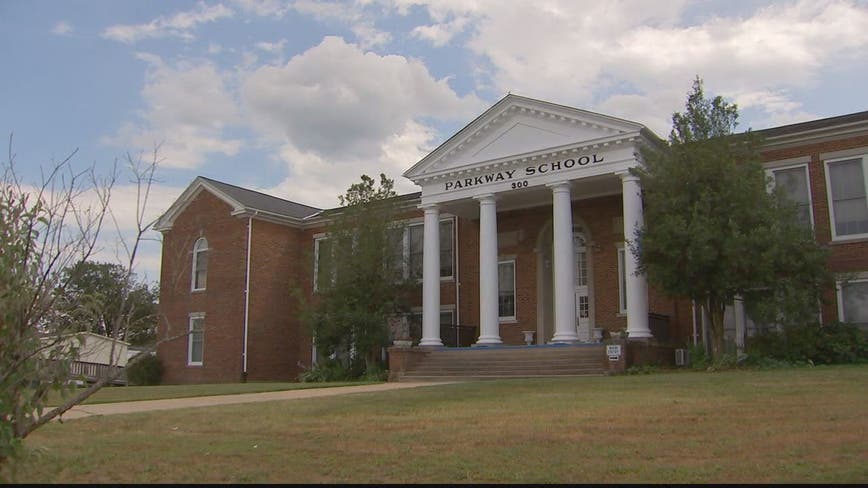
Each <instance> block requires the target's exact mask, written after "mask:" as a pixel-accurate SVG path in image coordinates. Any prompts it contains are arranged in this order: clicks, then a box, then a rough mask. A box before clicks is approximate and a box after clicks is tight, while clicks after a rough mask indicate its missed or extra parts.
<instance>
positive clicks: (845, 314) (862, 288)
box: [838, 278, 868, 330]
mask: <svg viewBox="0 0 868 488" xmlns="http://www.w3.org/2000/svg"><path fill="white" fill-rule="evenodd" d="M838 316H839V318H840V319H841V322H849V323H851V324H856V325H858V326H860V327H861V328H862V329H863V330H868V278H866V279H859V280H854V281H849V282H846V283H840V285H839V286H838Z"/></svg>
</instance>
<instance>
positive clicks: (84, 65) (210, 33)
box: [0, 0, 868, 280]
mask: <svg viewBox="0 0 868 488" xmlns="http://www.w3.org/2000/svg"><path fill="white" fill-rule="evenodd" d="M0 59H2V60H3V72H4V75H3V76H0V93H2V95H0V131H2V134H3V142H4V144H3V146H4V147H3V152H4V156H5V153H6V150H7V148H6V147H5V146H6V145H7V141H8V136H9V134H11V133H14V138H13V141H14V144H13V149H14V152H15V154H16V163H17V166H18V169H19V171H20V172H21V173H22V176H24V177H25V178H30V179H34V180H35V179H36V178H37V177H38V175H39V169H40V167H41V166H46V165H47V164H49V163H50V161H51V160H52V159H62V158H63V157H65V156H66V155H67V154H69V153H70V152H71V151H72V150H74V149H78V153H77V154H76V156H75V159H74V162H75V164H76V165H79V166H82V167H84V166H87V165H90V164H95V165H96V166H97V169H98V171H100V170H103V171H108V169H107V168H108V167H109V166H110V164H111V163H112V162H113V161H115V160H116V159H118V158H121V159H122V158H123V157H124V155H125V154H126V153H132V154H139V153H140V152H142V151H145V152H148V151H150V150H152V149H153V147H154V145H155V144H160V156H161V157H162V158H163V162H162V164H161V166H160V168H159V170H158V177H159V180H160V182H159V185H157V187H155V189H154V195H155V196H156V199H155V200H153V201H152V202H151V205H150V206H149V208H148V215H149V216H152V217H156V216H158V215H159V214H161V213H162V212H163V211H165V210H166V208H167V207H168V206H169V205H170V204H171V202H172V201H173V200H174V199H175V197H176V196H177V195H178V194H180V192H181V191H182V190H183V189H184V187H186V186H187V185H188V184H189V183H190V182H191V181H192V180H193V178H195V177H196V176H197V175H203V176H208V177H211V178H215V179H219V180H222V181H226V182H229V183H233V184H237V185H240V186H245V187H248V188H252V189H257V190H260V191H264V192H266V193H271V194H274V195H277V196H280V197H283V198H287V199H291V200H295V201H298V202H301V203H305V204H309V205H315V206H321V207H329V206H334V205H336V204H337V195H339V194H341V193H343V191H344V190H345V189H346V188H347V187H348V186H349V185H350V184H351V183H353V182H355V181H357V180H358V177H359V175H361V174H362V173H367V174H370V175H375V174H378V173H380V172H385V173H386V174H387V175H388V176H390V177H392V178H394V179H395V180H396V183H397V188H398V190H399V191H400V192H401V193H406V192H412V191H415V190H416V189H415V188H414V186H413V185H412V183H410V182H409V181H406V180H404V179H403V178H402V177H401V173H402V172H403V171H404V170H405V169H407V168H409V167H410V166H412V165H413V164H414V163H415V162H417V161H418V160H419V159H421V158H422V157H423V156H425V154H427V152H428V151H430V150H432V149H433V148H435V147H436V146H437V145H439V144H440V143H441V142H443V141H444V140H445V139H447V138H448V137H450V136H451V135H452V134H453V133H454V132H456V131H457V130H459V129H460V128H461V127H463V126H464V125H465V124H466V123H468V122H469V121H470V120H472V119H473V118H474V117H476V116H477V115H478V114H480V113H481V112H483V111H484V110H485V109H486V108H488V107H489V106H490V105H491V104H493V103H495V102H496V101H497V100H499V99H500V98H501V97H503V96H504V95H505V94H506V93H508V92H512V93H516V94H519V95H523V96H528V97H532V98H539V99H543V100H547V101H551V102H555V103H560V104H564V105H570V106H575V107H579V108H583V109H586V110H591V111H597V112H600V113H605V114H608V115H613V116H617V117H621V118H625V119H629V120H633V121H636V122H639V123H643V124H645V125H647V126H648V127H649V128H651V129H652V130H653V131H655V132H656V133H657V134H658V135H660V136H663V137H665V136H666V135H667V134H668V131H669V121H670V118H671V114H672V112H674V111H677V110H681V109H682V107H683V103H684V98H685V96H686V93H687V92H688V91H689V90H690V86H691V82H692V80H693V78H694V76H696V75H699V76H701V77H702V78H703V79H704V81H705V88H706V92H707V94H709V95H723V96H725V97H727V98H728V99H730V100H732V101H734V102H736V103H737V104H738V105H739V107H740V113H741V118H740V120H741V124H740V125H741V127H743V128H745V129H746V128H748V127H750V128H753V129H762V128H766V127H773V126H777V125H782V124H788V123H794V122H800V121H805V120H811V119H815V118H821V117H829V116H835V115H842V114H847V113H853V112H858V111H863V110H868V90H866V89H865V86H866V80H868V1H864V0H863V1H860V0H841V1H821V0H807V1H776V2H769V1H754V0H743V1H711V0H705V1H666V2H660V1H650V0H635V1H605V2H600V1H580V0H564V1H556V0H533V1H520V0H497V1H495V0H442V1H424V0H365V1H345V2H337V1H321V2H314V1H309V0H287V1H282V0H222V1H216V0H207V1H206V0H202V1H155V0H149V1H129V0H112V1H99V0H89V1H78V0H66V1H60V0H56V1H44V0H21V1H19V0H0ZM3 159H4V160H5V159H6V158H5V157H4V158H3ZM132 195H133V192H132V190H131V188H130V187H129V186H128V185H126V180H123V181H121V182H119V186H118V188H117V191H116V192H115V197H114V202H113V209H114V212H115V214H116V215H117V216H118V218H119V220H120V221H121V222H126V221H129V220H130V219H131V218H132V215H131V209H132V208H133V206H132V205H131V201H132V200H131V199H132ZM122 231H128V229H122ZM152 237H157V236H156V235H152ZM112 249H113V244H112V241H111V239H110V238H109V237H106V240H105V242H104V245H103V246H102V251H101V253H100V255H99V256H98V257H99V258H100V259H103V260H112V259H114V253H113V251H112ZM138 270H139V272H140V274H142V275H144V276H145V277H146V278H147V279H150V280H156V279H158V276H159V243H157V242H151V243H148V245H147V246H146V247H145V249H144V251H143V254H142V256H141V261H140V265H139V268H138Z"/></svg>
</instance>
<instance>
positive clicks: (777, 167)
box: [766, 158, 815, 230]
mask: <svg viewBox="0 0 868 488" xmlns="http://www.w3.org/2000/svg"><path fill="white" fill-rule="evenodd" d="M793 159H794V160H797V159H803V158H793ZM790 161H791V160H790ZM809 163H810V159H809V158H807V160H806V161H804V162H794V163H792V164H786V165H784V164H781V165H777V164H776V165H774V166H769V167H767V168H766V175H768V176H770V177H771V178H772V182H771V184H772V185H777V181H776V180H775V172H776V171H783V170H788V169H793V168H804V170H805V186H806V188H805V189H806V190H807V191H808V219H809V221H810V223H811V230H813V229H814V221H815V220H814V196H813V195H812V194H811V168H810V166H809ZM772 188H774V186H773V187H772Z"/></svg>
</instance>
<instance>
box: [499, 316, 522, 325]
mask: <svg viewBox="0 0 868 488" xmlns="http://www.w3.org/2000/svg"><path fill="white" fill-rule="evenodd" d="M497 323H499V324H517V323H518V320H516V319H515V317H504V318H498V319H497Z"/></svg>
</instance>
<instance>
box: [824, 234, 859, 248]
mask: <svg viewBox="0 0 868 488" xmlns="http://www.w3.org/2000/svg"><path fill="white" fill-rule="evenodd" d="M862 242H868V234H858V235H855V236H853V237H847V236H843V237H842V236H838V237H833V238H832V240H831V241H829V244H831V245H833V246H834V245H837V244H859V243H862Z"/></svg>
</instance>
